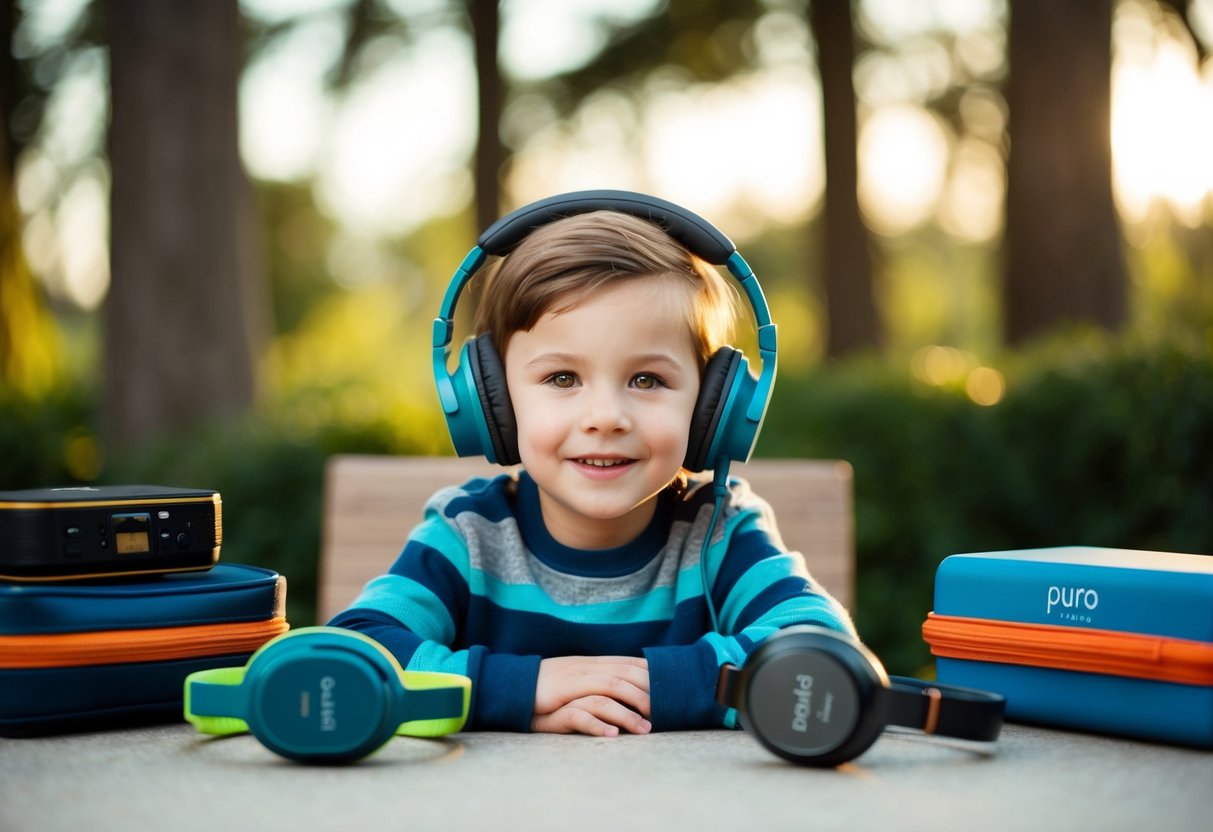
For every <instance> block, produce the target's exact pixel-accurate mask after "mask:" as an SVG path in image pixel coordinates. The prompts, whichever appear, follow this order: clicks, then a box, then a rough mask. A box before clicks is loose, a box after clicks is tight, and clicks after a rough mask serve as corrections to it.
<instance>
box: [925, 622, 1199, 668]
mask: <svg viewBox="0 0 1213 832" xmlns="http://www.w3.org/2000/svg"><path fill="white" fill-rule="evenodd" d="M922 637H923V639H924V640H925V641H926V642H927V644H929V645H930V646H931V654H932V655H935V656H940V657H943V658H949V659H969V660H972V661H981V662H997V663H1000V664H1020V665H1030V666H1033V667H1049V668H1056V669H1059V670H1077V671H1083V672H1086V673H1106V674H1109V675H1112V676H1132V677H1136V678H1141V679H1151V680H1155V681H1160V682H1177V683H1179V684H1185V685H1213V644H1210V643H1208V642H1202V641H1190V640H1188V639H1179V638H1168V637H1166V636H1156V635H1149V634H1145V633H1122V632H1117V631H1114V630H1086V629H1076V628H1074V627H1058V626H1055V625H1051V624H1024V623H1021V622H1017V621H996V620H992V619H984V618H964V617H961V616H951V615H936V614H935V613H933V612H932V613H929V614H928V615H927V620H926V621H925V622H924V623H923V625H922Z"/></svg>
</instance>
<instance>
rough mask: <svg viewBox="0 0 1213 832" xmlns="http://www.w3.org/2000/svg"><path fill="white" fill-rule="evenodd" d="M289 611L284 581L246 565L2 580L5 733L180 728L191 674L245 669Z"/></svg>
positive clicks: (0, 684) (0, 728)
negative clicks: (151, 725) (156, 724)
mask: <svg viewBox="0 0 1213 832" xmlns="http://www.w3.org/2000/svg"><path fill="white" fill-rule="evenodd" d="M285 604H286V580H285V578H283V577H282V576H281V575H279V574H278V573H277V572H274V571H272V570H268V569H261V568H259V567H255V566H247V565H243V564H217V565H216V566H214V567H213V568H212V569H211V570H210V571H208V572H188V573H187V572H182V573H173V574H166V575H154V576H147V577H142V578H126V579H112V580H107V581H100V582H99V581H75V582H56V583H45V584H30V583H0V736H28V735H36V734H44V733H51V732H60V731H66V730H88V729H96V728H103V727H108V726H111V725H115V724H127V723H129V722H131V721H142V722H146V721H172V720H179V719H181V706H182V686H183V684H184V681H185V677H186V676H188V675H189V674H190V673H193V672H194V671H197V670H207V669H210V668H213V667H227V666H231V665H233V664H241V663H243V662H244V661H246V660H247V659H248V657H249V656H250V655H251V654H252V653H253V652H254V651H255V650H256V649H257V648H258V647H259V646H261V644H263V643H265V642H266V641H268V640H269V639H271V638H273V637H274V636H276V635H279V634H281V633H283V632H285V631H286V630H287V629H288V625H287V623H286V617H285V612H284V611H285Z"/></svg>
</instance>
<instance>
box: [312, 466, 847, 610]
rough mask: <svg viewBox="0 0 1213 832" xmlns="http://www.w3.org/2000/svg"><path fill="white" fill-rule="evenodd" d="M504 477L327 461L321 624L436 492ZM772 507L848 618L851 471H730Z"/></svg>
mask: <svg viewBox="0 0 1213 832" xmlns="http://www.w3.org/2000/svg"><path fill="white" fill-rule="evenodd" d="M501 470H502V469H501V468H499V467H497V466H494V465H491V464H490V463H488V462H487V461H485V460H484V459H480V458H464V459H461V458H457V457H407V456H358V455H339V456H334V457H332V458H331V459H330V460H329V462H328V467H327V470H326V472H325V486H324V517H323V526H322V539H321V552H320V583H319V588H318V593H317V595H318V597H317V611H316V616H317V621H318V622H319V623H321V624H323V623H325V622H326V621H328V620H329V619H330V618H332V617H333V616H334V615H336V614H337V613H338V612H340V611H341V610H343V609H344V608H345V607H347V606H348V605H349V603H350V602H351V601H353V600H354V598H355V596H357V594H358V592H359V591H360V590H361V589H362V587H363V585H364V584H365V583H366V582H367V581H369V580H370V579H371V578H373V577H375V576H376V575H380V574H382V573H383V572H385V571H386V570H387V569H388V567H389V566H391V565H392V562H393V561H394V560H395V559H396V556H397V555H398V554H399V553H400V549H401V548H402V547H403V545H404V541H405V538H407V537H408V534H409V531H410V530H411V529H412V528H413V526H415V525H416V524H417V523H418V522H419V521H420V520H421V513H422V508H423V507H424V505H425V501H426V500H427V499H429V497H430V496H431V495H432V494H433V493H434V492H435V491H436V490H437V489H438V488H440V487H441V486H443V485H453V484H457V483H460V482H463V481H464V480H466V479H468V478H469V477H472V476H475V475H477V474H481V475H490V476H491V475H492V474H494V473H496V472H500V471H501ZM732 473H734V474H735V475H736V476H740V477H744V478H746V479H747V480H749V481H750V483H751V485H752V486H753V487H754V490H755V491H756V492H757V493H758V494H760V495H761V496H762V497H763V498H764V499H766V500H767V502H769V503H770V504H771V507H772V508H773V509H774V511H775V517H776V520H777V522H778V525H779V532H780V534H781V535H782V537H783V540H784V544H785V545H786V546H787V547H788V548H789V549H792V550H795V551H799V552H801V553H803V554H804V555H805V557H806V558H807V562H808V566H809V571H810V572H811V573H812V574H813V577H814V578H815V579H816V580H817V581H819V582H821V583H822V584H823V585H825V587H826V588H827V589H829V591H830V592H831V593H832V594H833V595H834V597H836V598H837V599H838V600H839V601H841V602H842V603H843V604H844V605H845V606H847V607H848V608H850V607H851V606H852V603H853V601H854V582H855V544H854V523H853V519H852V518H853V510H852V495H851V466H850V465H849V464H848V463H846V462H841V461H832V460H800V459H795V460H793V459H760V460H752V461H750V462H749V463H747V464H746V465H735V466H733V469H732Z"/></svg>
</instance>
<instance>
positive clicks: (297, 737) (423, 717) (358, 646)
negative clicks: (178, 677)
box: [184, 627, 471, 762]
mask: <svg viewBox="0 0 1213 832" xmlns="http://www.w3.org/2000/svg"><path fill="white" fill-rule="evenodd" d="M470 693H471V682H470V680H468V679H467V678H466V677H464V676H458V675H454V674H450V673H436V672H422V671H409V670H404V669H403V668H401V666H400V664H399V663H398V662H397V661H396V659H395V657H393V656H392V654H391V653H390V652H388V651H387V650H386V649H385V648H384V647H383V646H382V645H380V644H379V643H378V642H376V641H374V640H373V639H371V638H369V637H367V636H365V635H363V634H361V633H357V632H354V631H352V630H344V629H339V628H333V627H305V628H303V629H301V630H292V631H291V632H288V633H285V634H283V635H282V636H279V637H278V638H275V639H273V640H271V641H269V642H267V643H266V644H265V645H263V646H262V647H261V649H259V650H258V651H257V652H256V653H254V654H253V655H252V656H251V657H250V658H249V661H248V664H247V665H246V666H244V667H223V668H217V669H213V670H203V671H198V672H196V673H191V674H190V675H189V676H187V677H186V679H185V688H184V700H185V702H184V712H185V718H186V720H187V721H188V722H190V723H191V724H193V725H194V727H195V728H197V729H198V731H200V732H201V733H204V734H233V733H239V732H243V731H248V732H250V733H252V735H253V736H254V737H256V738H257V739H258V740H259V741H260V742H261V743H262V744H263V745H264V746H266V747H267V748H269V749H270V750H271V751H274V752H275V753H277V754H280V755H282V756H283V757H287V758H288V759H292V760H300V761H303V762H348V761H352V760H356V759H359V758H360V757H364V756H366V755H367V754H370V753H372V752H373V751H375V750H376V749H378V748H379V747H380V746H382V745H383V744H384V743H385V742H387V741H388V740H389V739H390V738H391V737H392V736H393V735H396V734H403V735H407V736H413V737H437V736H442V735H444V734H450V733H453V732H455V731H458V730H460V729H461V728H462V727H463V724H464V722H465V721H466V719H467V712H468V705H469V701H470Z"/></svg>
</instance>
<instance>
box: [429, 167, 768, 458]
mask: <svg viewBox="0 0 1213 832" xmlns="http://www.w3.org/2000/svg"><path fill="white" fill-rule="evenodd" d="M602 210H610V211H619V212H621V213H624V214H630V215H632V216H635V217H639V218H641V219H644V220H648V221H650V222H652V223H655V224H656V225H658V226H659V227H660V228H662V229H663V230H664V231H665V232H666V233H667V234H669V235H670V236H671V237H673V238H674V239H675V240H677V241H678V242H679V243H681V244H682V245H683V246H685V247H686V248H687V249H688V250H689V251H691V253H693V254H695V255H697V256H698V257H700V258H701V259H703V260H705V261H707V262H708V263H711V264H714V265H718V266H720V265H723V266H725V267H726V268H727V269H728V271H729V273H730V274H732V275H733V276H734V277H735V278H736V279H737V280H738V282H740V284H741V288H742V289H743V290H744V294H745V296H746V298H747V300H748V301H749V303H750V307H751V308H752V309H753V311H754V319H755V321H756V323H757V327H758V352H759V355H760V357H761V359H762V369H761V373H760V374H759V376H758V377H757V378H755V377H754V375H753V374H752V373H751V372H750V370H749V363H748V362H747V361H746V358H745V356H744V355H743V354H742V353H741V352H740V351H739V350H736V349H733V348H732V347H727V346H726V347H721V348H720V349H719V350H717V352H716V353H715V355H713V356H712V357H711V358H710V359H709V361H708V363H707V366H706V367H705V368H704V372H703V377H702V379H701V381H700V387H699V399H698V401H697V402H696V405H695V410H694V416H693V417H692V419H691V427H690V441H689V443H688V445H687V454H686V460H685V462H684V463H683V464H684V466H685V467H686V468H688V469H689V470H691V471H702V470H704V469H707V468H711V469H713V470H714V471H715V472H716V474H717V476H718V477H719V478H723V476H724V475H725V474H724V472H727V470H728V464H729V461H730V460H740V461H742V462H744V461H746V460H747V459H749V458H750V453H751V452H752V451H753V450H754V444H755V442H756V441H757V439H758V431H759V429H760V428H761V427H762V420H763V417H764V416H765V415H766V410H767V404H768V403H769V401H770V398H771V388H772V387H773V385H774V383H775V363H776V362H775V354H776V349H775V343H776V337H775V325H774V324H773V323H771V314H770V311H769V310H768V309H767V303H766V299H765V298H764V297H763V294H762V287H761V286H760V285H759V283H758V278H757V277H756V276H755V275H754V272H753V271H752V270H751V269H750V267H749V265H748V264H747V263H746V261H745V259H744V258H742V256H741V255H740V254H739V253H738V252H737V247H736V246H734V245H733V242H732V241H731V240H730V239H729V238H728V237H726V236H725V235H724V234H722V233H721V232H720V231H718V230H717V229H716V228H715V227H714V226H713V225H712V224H711V223H709V222H708V221H707V220H705V219H703V218H702V217H700V216H698V215H696V214H693V213H691V212H690V211H688V210H686V209H685V208H681V207H679V206H677V205H675V204H673V203H672V202H666V201H665V200H663V199H658V198H656V197H652V196H647V195H645V194H639V193H633V192H631V191H611V190H596V191H577V192H574V193H567V194H561V195H558V196H553V197H549V198H547V199H542V200H540V201H538V202H534V203H532V204H530V205H526V206H524V207H522V208H519V209H518V210H516V211H514V212H513V213H511V214H508V215H506V216H505V217H502V218H501V219H500V220H498V221H497V222H495V223H493V225H491V226H490V227H489V228H488V229H487V230H486V231H485V232H484V233H483V234H481V235H480V238H479V240H477V243H476V245H475V246H474V247H473V248H472V250H471V251H470V252H469V253H468V255H467V256H466V257H464V259H463V262H462V263H460V265H459V268H458V269H457V270H456V272H455V275H454V277H453V278H451V282H450V285H449V286H448V287H447V290H446V295H445V297H444V298H443V300H442V308H441V309H440V310H439V312H438V317H437V318H435V319H434V329H433V341H432V344H431V346H432V348H433V352H432V355H433V364H434V381H435V382H436V383H437V385H438V398H439V400H440V401H441V403H442V412H443V413H444V414H445V416H446V424H447V429H448V430H449V431H450V434H451V441H452V442H453V443H454V445H455V453H456V454H458V455H459V456H477V455H483V456H485V457H487V458H488V460H489V461H490V462H495V463H497V464H500V465H515V464H517V463H518V462H519V461H520V460H519V458H518V432H517V425H516V423H515V421H514V409H513V405H512V404H511V403H510V394H509V390H508V388H507V386H506V379H505V368H504V366H503V365H502V361H501V357H500V354H499V353H498V351H497V349H496V347H495V345H494V344H493V338H492V334H491V333H482V334H481V335H479V336H477V337H475V338H470V339H468V340H467V341H466V342H465V343H464V345H463V350H462V352H461V353H460V356H459V363H458V365H457V366H456V367H455V369H454V371H448V369H447V361H448V359H449V356H450V344H451V337H452V333H453V330H454V317H455V305H456V303H457V302H458V300H459V295H460V293H461V292H462V291H463V289H464V287H465V286H466V285H467V283H468V281H469V280H471V278H472V275H474V274H475V273H476V271H477V270H478V269H479V268H480V267H481V266H482V265H483V264H484V262H485V260H486V259H487V258H488V256H489V255H504V254H508V253H509V252H510V251H511V250H512V249H513V248H514V247H515V246H516V245H518V243H520V242H521V241H522V240H523V238H525V237H526V236H527V235H528V234H530V233H531V232H532V231H533V230H535V229H536V228H539V227H540V226H543V225H547V224H548V223H551V222H554V221H556V220H559V219H562V218H564V217H569V216H573V215H574V214H584V213H588V212H590V211H602Z"/></svg>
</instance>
